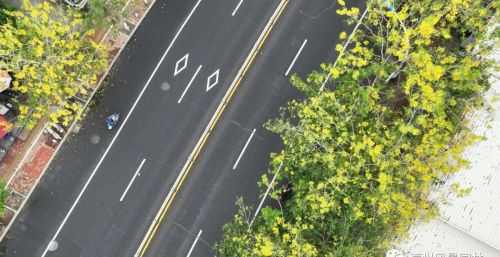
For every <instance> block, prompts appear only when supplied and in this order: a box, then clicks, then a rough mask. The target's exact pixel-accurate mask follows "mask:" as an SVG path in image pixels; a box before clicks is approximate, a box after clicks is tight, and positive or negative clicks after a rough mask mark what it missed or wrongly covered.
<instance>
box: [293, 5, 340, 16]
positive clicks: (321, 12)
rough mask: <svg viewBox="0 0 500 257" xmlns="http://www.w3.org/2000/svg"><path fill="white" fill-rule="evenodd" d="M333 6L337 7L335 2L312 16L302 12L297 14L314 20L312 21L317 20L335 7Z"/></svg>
mask: <svg viewBox="0 0 500 257" xmlns="http://www.w3.org/2000/svg"><path fill="white" fill-rule="evenodd" d="M335 5H337V1H333V3H332V4H331V5H330V6H329V7H327V8H325V9H323V10H321V11H320V12H319V13H317V14H316V15H314V16H313V15H311V14H307V13H305V12H304V11H302V10H299V13H300V14H302V15H304V16H305V17H307V18H309V19H311V20H314V19H317V18H318V17H320V16H321V15H323V13H325V12H328V11H329V10H331V9H333V8H334V7H335Z"/></svg>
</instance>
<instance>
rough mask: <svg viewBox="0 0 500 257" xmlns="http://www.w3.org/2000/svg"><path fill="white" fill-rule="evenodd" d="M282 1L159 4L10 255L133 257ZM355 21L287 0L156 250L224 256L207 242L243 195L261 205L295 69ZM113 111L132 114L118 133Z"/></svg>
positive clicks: (328, 0) (328, 54)
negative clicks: (275, 125)
mask: <svg viewBox="0 0 500 257" xmlns="http://www.w3.org/2000/svg"><path fill="white" fill-rule="evenodd" d="M280 2H281V1H279V0H261V1H251V0H244V1H240V0H171V1H161V0H158V1H157V2H156V3H155V5H154V6H153V8H152V10H151V12H150V13H149V14H148V15H147V17H146V19H145V20H144V22H143V24H141V25H140V27H139V28H138V30H137V32H136V34H135V35H134V37H133V39H132V40H131V41H130V43H129V44H128V45H127V47H126V49H125V50H124V51H123V52H122V55H121V56H120V58H119V59H118V61H117V62H116V64H115V66H114V67H113V70H112V72H111V73H110V75H109V77H108V79H106V84H105V86H106V91H105V94H103V95H102V96H100V97H98V98H97V99H96V100H95V104H94V106H93V108H94V109H93V110H94V111H93V112H92V113H90V114H89V116H88V118H87V119H86V120H85V121H84V123H83V126H82V130H81V132H80V133H79V134H76V135H74V136H72V137H70V138H69V140H68V142H67V143H66V144H65V145H63V146H62V148H61V151H60V152H59V153H58V155H57V156H56V158H55V159H54V161H53V162H52V163H51V165H50V167H49V169H48V171H47V172H46V175H45V176H44V177H43V179H42V181H41V183H40V184H39V186H38V187H37V189H36V190H35V191H34V193H33V194H32V196H31V198H30V199H29V201H28V203H27V204H26V206H25V208H24V209H23V210H22V211H21V213H20V215H19V217H18V220H17V221H16V222H15V224H14V226H13V227H12V228H11V230H10V231H9V233H8V234H7V237H6V238H5V239H4V240H3V241H2V243H1V248H2V251H3V255H2V256H22V257H27V256H61V257H68V256H81V257H87V256H89V257H90V256H92V257H98V256H118V257H124V256H134V254H135V253H136V252H137V250H138V248H139V246H140V245H141V242H144V236H145V234H146V232H147V231H148V228H150V225H151V223H152V222H153V219H154V218H155V217H156V215H157V212H158V210H159V208H160V206H161V205H162V203H163V202H164V201H165V198H166V196H167V195H168V194H169V192H171V189H172V187H173V186H174V183H175V181H176V179H177V177H178V175H179V172H180V171H181V170H183V167H184V164H185V163H186V160H187V159H188V157H189V156H190V154H191V153H192V151H193V148H194V147H195V146H196V144H197V142H198V140H199V138H200V136H201V135H202V134H203V132H204V131H205V128H206V126H207V124H208V123H209V121H210V120H211V118H212V117H213V115H214V112H215V111H216V109H217V107H218V105H219V103H220V101H221V99H223V97H224V95H225V94H226V92H227V91H228V89H229V88H230V86H231V84H232V82H233V81H234V78H235V77H236V75H237V73H238V72H239V70H240V69H241V67H242V65H243V64H244V61H245V59H246V58H247V56H248V54H249V53H250V52H251V49H252V48H253V47H254V45H255V43H256V42H257V40H258V38H259V35H261V33H262V31H263V30H264V28H265V26H266V24H267V22H268V21H269V19H270V18H271V16H272V14H273V13H274V12H275V10H276V8H278V6H279V4H280ZM345 27H346V26H345V25H344V24H343V23H342V22H341V20H340V17H338V16H337V15H336V14H335V1H332V0H315V1H314V2H312V1H309V0H294V1H292V2H290V3H289V4H288V6H287V7H286V8H285V9H284V11H283V13H282V14H281V16H280V18H279V20H277V23H276V25H275V26H274V28H273V29H272V31H271V32H270V34H269V36H268V38H267V39H266V42H265V43H264V45H263V48H262V49H261V51H259V52H258V54H257V55H256V58H255V60H254V61H253V63H252V64H251V65H250V66H249V68H248V72H247V74H246V76H245V77H244V78H243V80H242V81H241V84H240V85H239V87H238V89H237V91H236V93H235V94H234V96H233V98H232V99H231V101H230V103H229V104H228V107H227V108H226V110H225V111H224V113H223V114H222V116H221V117H220V119H219V121H218V123H217V124H216V126H215V127H214V130H213V132H212V133H211V135H210V136H209V137H208V139H207V140H206V142H205V144H204V147H203V149H201V151H200V154H199V156H198V157H197V159H196V161H195V162H194V165H193V166H192V168H191V169H190V171H189V174H188V175H187V177H186V179H185V182H184V184H182V186H181V188H180V189H179V190H178V192H177V194H176V196H175V197H174V198H173V200H172V205H171V206H170V208H169V210H168V213H167V214H166V216H165V218H164V220H163V222H161V224H160V225H159V227H158V230H157V231H156V232H155V233H154V235H152V236H151V238H152V239H151V242H150V244H149V245H148V248H147V250H146V251H145V253H146V255H147V256H187V255H188V254H189V252H190V250H191V253H190V254H191V256H213V252H211V249H210V245H212V244H213V243H214V242H215V241H216V240H218V239H220V237H221V225H222V224H224V223H225V222H227V221H229V220H230V218H231V216H232V215H233V214H234V211H235V207H234V201H235V198H236V196H239V195H243V196H244V197H245V199H247V201H248V202H249V203H252V204H254V205H257V204H258V201H259V198H258V196H259V195H258V188H257V187H256V182H257V181H258V179H259V178H260V176H261V175H262V174H263V173H265V171H266V170H267V167H268V163H269V160H270V158H269V154H270V152H272V151H278V150H279V148H280V141H279V138H277V137H276V135H273V134H271V133H269V132H267V131H265V130H264V129H263V128H262V124H263V123H264V122H265V121H267V120H268V119H269V118H271V117H276V116H277V115H278V110H279V107H280V106H283V105H285V103H286V102H287V101H288V100H290V99H292V98H297V97H301V94H300V93H299V92H298V91H297V90H295V89H294V88H292V87H291V86H290V85H289V83H288V80H289V77H290V74H292V73H298V74H300V75H305V74H307V73H309V72H310V71H311V70H312V69H315V68H318V66H319V64H320V63H321V62H323V61H326V60H331V59H333V58H334V53H333V51H332V45H333V44H334V42H335V41H336V39H337V36H338V34H339V33H340V31H341V30H342V28H345ZM306 40H307V41H306ZM113 112H121V113H122V120H121V123H120V124H119V125H120V127H119V128H117V129H115V130H113V131H108V130H106V128H105V124H104V117H106V116H107V115H109V114H110V113H113ZM254 131H255V132H254ZM245 146H246V147H245ZM243 149H245V151H243ZM200 231H202V232H201V233H200ZM197 235H200V236H199V237H198V240H196V243H197V244H194V242H195V239H196V237H197ZM51 240H54V241H55V242H57V244H53V245H52V246H53V247H54V249H55V248H57V249H56V250H55V251H52V250H54V249H51V248H52V247H48V246H49V243H50V242H51Z"/></svg>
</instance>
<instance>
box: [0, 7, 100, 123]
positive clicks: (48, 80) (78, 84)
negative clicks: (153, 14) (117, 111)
mask: <svg viewBox="0 0 500 257" xmlns="http://www.w3.org/2000/svg"><path fill="white" fill-rule="evenodd" d="M6 14H7V15H8V16H9V17H11V19H9V20H8V22H7V23H6V24H3V25H1V26H0V69H2V70H6V71H8V72H9V73H10V74H11V75H12V76H13V77H14V82H13V85H12V88H13V90H15V91H18V92H20V93H22V94H23V96H24V97H23V98H24V99H23V100H22V102H21V103H20V107H19V110H20V116H19V119H18V122H20V123H22V124H27V125H28V127H31V126H33V125H34V124H35V123H36V121H37V120H39V119H40V118H42V117H43V116H45V115H50V119H51V121H52V122H54V123H60V124H63V125H68V123H69V122H70V121H71V120H72V119H73V118H74V115H75V114H76V113H78V111H79V110H80V108H81V106H82V104H81V102H79V101H76V99H75V96H79V97H80V98H85V97H86V96H87V95H88V94H89V93H90V92H91V90H92V87H93V86H95V84H96V82H97V75H98V73H99V72H100V71H102V69H103V67H105V58H106V57H105V52H104V47H103V46H102V45H99V44H96V43H94V42H92V41H90V40H86V35H87V33H91V31H87V32H84V31H82V30H81V23H82V19H81V16H80V14H78V13H77V12H75V11H73V10H71V9H64V8H62V7H59V6H58V5H57V4H55V3H54V2H53V1H44V2H43V3H41V4H38V5H36V6H33V5H32V4H31V3H30V2H29V1H27V0H23V4H22V6H21V9H20V10H19V11H7V12H6Z"/></svg>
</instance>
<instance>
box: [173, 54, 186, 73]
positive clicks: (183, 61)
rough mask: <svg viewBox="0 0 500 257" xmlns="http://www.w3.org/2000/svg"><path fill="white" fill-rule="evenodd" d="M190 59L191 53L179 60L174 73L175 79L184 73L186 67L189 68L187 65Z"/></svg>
mask: <svg viewBox="0 0 500 257" xmlns="http://www.w3.org/2000/svg"><path fill="white" fill-rule="evenodd" d="M188 58H189V53H187V54H186V55H184V57H182V58H181V59H179V60H178V61H177V62H176V63H175V71H174V77H175V76H176V75H177V74H179V73H181V71H183V70H184V69H185V68H186V67H187V64H188Z"/></svg>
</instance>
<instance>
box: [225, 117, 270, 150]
mask: <svg viewBox="0 0 500 257" xmlns="http://www.w3.org/2000/svg"><path fill="white" fill-rule="evenodd" d="M229 122H231V123H233V124H235V125H236V126H237V127H238V128H240V129H241V130H243V131H245V132H250V133H252V131H253V129H249V128H245V127H243V126H242V125H241V124H240V123H239V122H237V121H235V120H232V119H229ZM255 137H256V138H257V139H259V140H260V141H262V142H264V143H266V144H267V145H270V144H269V142H267V140H266V139H264V138H263V137H261V136H259V134H258V133H257V131H256V132H255Z"/></svg>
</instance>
